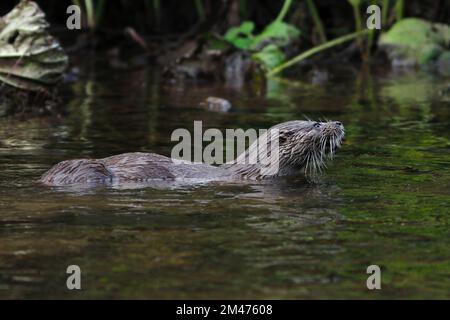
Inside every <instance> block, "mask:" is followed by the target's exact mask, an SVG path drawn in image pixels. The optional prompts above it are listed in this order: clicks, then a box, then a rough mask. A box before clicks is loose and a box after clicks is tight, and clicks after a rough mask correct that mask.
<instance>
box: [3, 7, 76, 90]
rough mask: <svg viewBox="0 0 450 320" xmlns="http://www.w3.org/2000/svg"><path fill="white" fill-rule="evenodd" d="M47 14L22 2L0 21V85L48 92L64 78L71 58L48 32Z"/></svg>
mask: <svg viewBox="0 0 450 320" xmlns="http://www.w3.org/2000/svg"><path fill="white" fill-rule="evenodd" d="M48 28H49V24H48V23H47V21H46V20H45V14H44V13H43V12H42V10H41V9H40V8H39V6H38V5H37V4H36V3H35V2H33V1H26V0H22V1H21V2H19V4H18V5H17V6H16V7H14V8H13V9H12V10H11V11H10V12H9V13H8V14H6V15H5V16H3V17H1V18H0V81H3V82H5V83H7V84H9V85H11V86H14V87H18V88H21V89H26V90H31V91H47V89H48V88H49V87H50V86H52V85H54V84H55V83H56V82H57V81H59V80H60V79H61V78H62V74H63V73H64V71H65V69H66V67H67V64H68V57H67V55H66V54H65V53H64V51H63V49H62V48H61V46H60V44H59V43H58V41H57V40H56V39H55V38H53V37H52V36H51V35H50V34H49V32H48Z"/></svg>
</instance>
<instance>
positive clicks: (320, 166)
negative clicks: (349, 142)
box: [303, 122, 345, 180]
mask: <svg viewBox="0 0 450 320" xmlns="http://www.w3.org/2000/svg"><path fill="white" fill-rule="evenodd" d="M323 125H324V127H323V129H322V130H321V132H320V135H319V138H318V139H316V140H315V141H314V142H312V145H311V146H310V147H309V148H308V149H307V150H308V151H307V154H306V155H305V162H304V169H303V170H304V174H305V176H306V177H307V178H309V179H312V180H315V178H316V177H317V176H319V175H322V173H323V170H324V169H326V168H327V164H326V162H327V161H328V160H332V159H333V157H334V154H335V153H336V150H337V149H339V148H340V147H341V143H342V139H343V137H344V134H345V131H344V130H343V129H342V128H340V127H339V126H338V125H336V124H335V123H331V122H325V123H324V124H323Z"/></svg>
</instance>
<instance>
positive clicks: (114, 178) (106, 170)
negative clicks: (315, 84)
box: [39, 120, 345, 186]
mask: <svg viewBox="0 0 450 320" xmlns="http://www.w3.org/2000/svg"><path fill="white" fill-rule="evenodd" d="M273 129H277V130H276V132H277V134H276V135H273V136H272V137H271V138H269V139H266V140H264V141H262V140H261V137H259V138H258V139H257V140H256V141H255V142H254V143H253V144H252V145H251V146H250V147H249V148H248V149H247V150H246V151H245V152H244V153H243V154H242V155H240V156H239V157H238V158H237V159H236V160H234V161H232V162H230V163H225V164H222V165H220V166H213V165H208V164H204V163H186V162H180V161H173V160H172V159H171V158H168V157H165V156H162V155H159V154H155V153H142V152H133V153H123V154H119V155H115V156H111V157H107V158H103V159H75V160H66V161H62V162H60V163H58V164H56V165H55V166H53V167H52V168H51V169H50V170H48V171H47V172H46V173H45V174H44V175H42V177H41V178H40V179H39V182H41V183H43V184H45V185H49V186H62V185H71V184H95V185H98V184H100V185H108V184H120V183H127V182H146V181H155V180H188V179H191V180H194V181H195V180H201V181H204V180H230V179H250V180H260V179H268V178H274V177H279V176H286V175H292V174H295V173H303V174H304V175H305V176H306V177H309V176H315V175H316V174H317V173H320V172H322V169H323V168H324V167H326V161H327V160H328V159H331V158H332V157H333V155H334V154H335V152H336V150H337V149H339V148H340V146H341V143H342V139H343V137H344V134H345V129H344V126H343V125H342V123H341V122H339V121H324V122H316V121H311V120H305V121H303V120H293V121H288V122H283V123H280V124H277V125H275V126H273V127H271V128H270V129H269V131H268V132H271V130H273ZM266 138H267V137H266ZM273 139H278V141H277V142H278V156H277V162H276V164H277V170H276V171H273V170H272V171H271V170H270V168H268V166H271V165H273V163H262V162H256V163H247V162H242V161H237V160H239V159H240V160H242V159H243V158H248V157H249V156H250V154H251V152H252V150H254V149H255V146H256V145H257V144H258V143H259V144H261V143H266V144H271V143H274V140H273Z"/></svg>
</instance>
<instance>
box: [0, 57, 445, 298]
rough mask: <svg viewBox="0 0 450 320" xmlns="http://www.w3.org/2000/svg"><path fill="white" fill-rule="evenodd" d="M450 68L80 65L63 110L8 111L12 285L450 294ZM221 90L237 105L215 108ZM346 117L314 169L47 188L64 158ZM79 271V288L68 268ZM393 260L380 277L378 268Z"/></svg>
mask: <svg viewBox="0 0 450 320" xmlns="http://www.w3.org/2000/svg"><path fill="white" fill-rule="evenodd" d="M448 86H449V79H448V78H447V79H445V78H442V77H437V76H433V75H429V74H426V73H421V72H413V73H411V72H399V73H394V72H381V71H378V72H369V70H363V71H359V70H336V71H335V72H332V73H330V75H329V77H328V80H326V81H324V82H320V83H316V84H312V83H311V81H310V79H309V78H308V77H300V76H294V77H292V78H291V79H290V80H289V81H283V80H277V79H274V80H271V81H269V82H268V83H267V85H261V84H249V85H247V86H246V87H244V88H239V89H237V88H227V87H225V86H222V85H218V84H215V85H214V84H208V83H204V82H198V83H190V84H187V83H184V84H183V83H168V82H167V81H163V80H162V79H161V76H160V74H159V73H158V72H156V71H154V70H152V69H147V68H142V69H135V70H129V71H117V70H110V69H109V68H104V67H103V68H101V67H97V68H93V67H92V66H91V67H89V68H84V69H82V71H81V74H80V78H79V79H78V80H77V81H75V82H72V83H67V84H66V85H65V87H66V89H65V91H64V97H63V100H64V102H63V106H62V108H61V109H62V110H63V111H62V112H61V114H60V115H50V116H26V115H14V116H9V117H3V118H0V168H1V170H0V298H70V299H78V298H163V299H165V298H275V299H278V298H287V299H298V298H300V299H303V298H307V299H319V298H334V299H344V298H369V299H379V298H395V299H402V298H438V299H448V298H450V294H449V285H450V283H449V276H450V268H449V257H450V252H449V209H448V208H449V206H450V196H449V189H450V152H449V151H450V130H449V128H450V96H449V94H448ZM208 96H219V97H223V98H226V99H228V100H229V101H230V102H231V103H232V105H233V107H232V109H231V110H230V111H229V112H225V113H224V112H217V111H211V110H207V109H206V108H204V107H202V106H199V102H201V101H202V100H204V99H205V98H206V97H208ZM305 116H308V117H310V118H314V119H318V118H327V119H333V120H339V121H342V122H343V123H344V125H345V127H346V132H347V135H346V140H345V142H344V145H343V148H342V150H341V151H340V152H339V153H338V155H337V157H336V158H335V160H334V161H333V163H332V164H331V165H330V166H329V168H328V170H327V171H326V174H325V175H324V176H323V177H322V178H321V179H320V181H319V182H318V183H316V184H305V182H304V181H302V180H301V179H298V178H292V179H281V180H280V181H276V182H268V183H267V182H251V183H245V184H243V183H213V184H198V185H191V186H189V185H188V186H177V187H165V188H136V189H119V188H95V189H73V188H72V189H70V188H48V187H43V186H40V185H38V184H36V183H35V180H36V179H37V178H38V177H39V176H40V175H41V174H42V173H43V172H44V171H45V170H47V169H48V168H49V167H50V166H51V165H53V164H54V163H56V162H58V161H61V160H66V159H70V158H77V157H105V156H109V155H112V154H116V153H121V152H129V151H152V152H158V153H161V154H164V155H170V151H171V148H172V146H173V145H174V143H173V142H171V141H170V135H171V132H172V131H173V130H174V129H176V128H187V129H192V128H193V121H194V120H203V124H204V127H205V128H206V127H215V128H219V129H225V128H244V129H247V128H255V129H259V128H268V127H270V126H271V125H274V124H276V123H278V122H282V121H287V120H293V119H304V117H305ZM72 264H76V265H79V266H80V267H81V270H82V288H83V290H81V291H77V292H75V291H69V290H67V289H66V285H65V282H66V277H67V275H66V273H65V271H66V268H67V266H68V265H72ZM372 264H376V265H379V266H380V267H381V269H382V290H379V291H369V290H368V289H367V288H366V279H367V276H368V275H367V274H366V268H367V266H369V265H372Z"/></svg>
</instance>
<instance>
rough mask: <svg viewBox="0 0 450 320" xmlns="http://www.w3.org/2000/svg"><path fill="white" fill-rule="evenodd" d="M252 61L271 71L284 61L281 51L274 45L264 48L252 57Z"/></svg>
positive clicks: (284, 57)
mask: <svg viewBox="0 0 450 320" xmlns="http://www.w3.org/2000/svg"><path fill="white" fill-rule="evenodd" d="M252 58H253V60H255V61H256V62H259V63H260V64H261V65H262V66H263V67H264V68H265V69H266V70H271V69H273V68H275V67H276V66H278V65H280V64H281V63H283V61H284V60H286V56H285V54H284V53H283V51H281V50H280V48H278V47H277V46H276V45H275V44H269V45H267V46H265V47H264V48H263V49H262V50H261V51H260V52H258V53H254V54H253V55H252Z"/></svg>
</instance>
